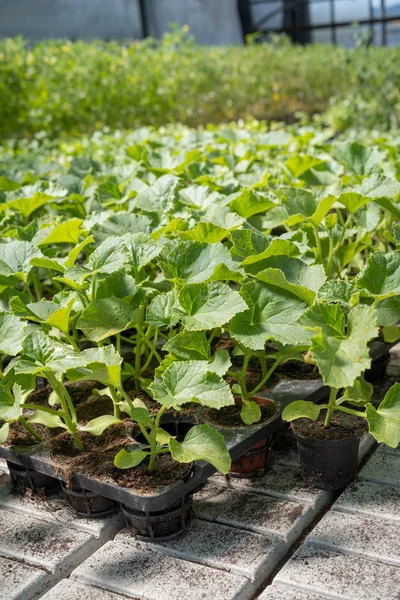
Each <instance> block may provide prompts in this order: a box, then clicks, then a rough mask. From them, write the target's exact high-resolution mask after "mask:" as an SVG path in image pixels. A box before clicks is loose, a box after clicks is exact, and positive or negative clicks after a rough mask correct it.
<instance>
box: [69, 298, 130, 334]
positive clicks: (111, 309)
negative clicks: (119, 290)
mask: <svg viewBox="0 0 400 600" xmlns="http://www.w3.org/2000/svg"><path fill="white" fill-rule="evenodd" d="M132 318H133V310H132V307H131V306H130V304H129V303H128V302H125V301H124V300H121V299H120V298H114V297H113V296H111V298H104V299H99V300H93V301H92V302H91V303H90V304H89V305H88V306H87V307H86V308H85V310H84V311H83V313H82V314H81V316H80V318H79V320H78V322H77V324H76V326H77V328H78V329H81V330H82V331H83V333H84V334H85V336H86V337H87V338H89V340H93V341H94V342H100V341H101V340H105V339H106V338H108V337H110V336H111V335H115V334H117V333H120V332H121V331H124V330H125V329H127V327H128V326H129V324H130V323H131V321H132Z"/></svg>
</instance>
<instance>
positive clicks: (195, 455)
mask: <svg viewBox="0 0 400 600" xmlns="http://www.w3.org/2000/svg"><path fill="white" fill-rule="evenodd" d="M169 447H170V450H171V454H172V458H173V459H174V460H176V461H177V462H181V463H191V462H193V461H195V460H205V461H207V462H209V463H210V464H212V465H213V466H214V467H215V468H216V469H217V470H218V471H219V472H220V473H222V474H223V475H226V474H227V473H228V472H229V469H230V468H231V457H230V455H229V452H228V449H227V447H226V444H225V439H224V436H223V435H221V434H220V433H219V432H218V431H216V430H215V429H214V428H213V427H211V425H208V424H204V425H195V426H194V427H192V428H191V430H190V431H189V433H188V434H187V435H186V437H185V439H184V441H183V442H182V443H181V444H180V443H179V442H177V441H176V440H174V439H171V440H170V441H169Z"/></svg>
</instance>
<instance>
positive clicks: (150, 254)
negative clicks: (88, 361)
mask: <svg viewBox="0 0 400 600" xmlns="http://www.w3.org/2000/svg"><path fill="white" fill-rule="evenodd" d="M121 239H122V241H123V243H124V246H125V248H126V250H127V253H128V256H129V266H130V267H131V268H132V269H133V272H134V273H137V272H138V271H139V269H141V268H142V267H144V266H145V265H147V264H148V263H149V262H151V261H152V260H153V259H154V258H156V257H157V256H158V255H159V254H160V252H161V246H158V245H157V244H156V243H155V242H154V241H153V240H152V238H151V237H150V236H149V235H148V234H147V233H126V234H125V235H123V236H122V238H121Z"/></svg>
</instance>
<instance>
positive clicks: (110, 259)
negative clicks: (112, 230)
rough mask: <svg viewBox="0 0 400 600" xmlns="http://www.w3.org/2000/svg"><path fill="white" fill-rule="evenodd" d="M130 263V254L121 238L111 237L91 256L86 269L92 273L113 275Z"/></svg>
mask: <svg viewBox="0 0 400 600" xmlns="http://www.w3.org/2000/svg"><path fill="white" fill-rule="evenodd" d="M128 262H129V254H128V251H127V249H126V247H125V246H124V244H123V241H122V239H121V238H118V237H114V236H110V237H109V238H107V239H106V240H105V241H104V242H103V243H102V244H100V246H98V247H97V248H96V250H95V251H94V252H93V253H92V254H91V255H90V256H89V259H88V260H87V261H86V263H85V267H86V268H87V269H89V270H90V271H91V272H92V273H107V274H109V275H111V274H112V273H115V272H116V271H119V270H120V269H121V268H122V267H123V266H124V265H126V264H127V263H128Z"/></svg>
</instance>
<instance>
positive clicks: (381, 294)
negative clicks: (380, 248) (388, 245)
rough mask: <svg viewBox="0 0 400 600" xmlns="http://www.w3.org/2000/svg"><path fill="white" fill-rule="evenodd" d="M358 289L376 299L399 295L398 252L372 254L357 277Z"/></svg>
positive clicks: (399, 258) (399, 262) (399, 256)
mask: <svg viewBox="0 0 400 600" xmlns="http://www.w3.org/2000/svg"><path fill="white" fill-rule="evenodd" d="M356 285H357V287H358V288H361V289H364V290H366V291H368V292H369V293H370V294H371V295H373V296H376V297H378V298H382V299H383V298H386V297H388V296H393V295H395V294H400V252H398V251H394V252H388V253H387V254H383V253H382V252H374V253H373V254H371V256H370V257H369V258H368V261H367V263H366V265H365V266H364V268H363V269H362V271H361V272H360V274H359V275H358V277H357V278H356Z"/></svg>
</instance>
